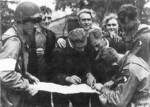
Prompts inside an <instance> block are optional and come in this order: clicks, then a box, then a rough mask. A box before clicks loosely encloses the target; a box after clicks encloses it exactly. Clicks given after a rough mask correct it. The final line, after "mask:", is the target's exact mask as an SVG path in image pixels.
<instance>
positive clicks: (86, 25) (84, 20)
mask: <svg viewBox="0 0 150 107" xmlns="http://www.w3.org/2000/svg"><path fill="white" fill-rule="evenodd" d="M79 23H80V25H81V27H82V28H83V29H84V30H89V29H90V28H91V26H92V17H91V15H90V14H88V13H81V14H80V16H79Z"/></svg>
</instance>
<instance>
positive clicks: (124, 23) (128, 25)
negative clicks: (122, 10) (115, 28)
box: [119, 17, 135, 31]
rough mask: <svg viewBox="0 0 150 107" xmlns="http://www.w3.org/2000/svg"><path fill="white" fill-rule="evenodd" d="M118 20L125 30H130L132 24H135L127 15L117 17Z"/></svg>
mask: <svg viewBox="0 0 150 107" xmlns="http://www.w3.org/2000/svg"><path fill="white" fill-rule="evenodd" d="M119 20H120V24H121V27H122V28H123V29H124V30H125V31H130V30H132V28H133V27H134V25H135V21H134V20H130V19H129V18H128V17H124V18H122V19H119Z"/></svg>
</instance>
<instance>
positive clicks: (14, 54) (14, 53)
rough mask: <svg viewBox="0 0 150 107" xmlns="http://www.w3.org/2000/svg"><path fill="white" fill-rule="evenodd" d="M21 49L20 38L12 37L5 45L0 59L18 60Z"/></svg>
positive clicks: (0, 53)
mask: <svg viewBox="0 0 150 107" xmlns="http://www.w3.org/2000/svg"><path fill="white" fill-rule="evenodd" d="M20 49H21V42H20V40H19V39H18V38H16V37H12V38H9V39H8V40H7V41H6V42H5V43H4V45H3V47H2V50H1V52H0V58H1V59H4V58H13V59H16V60H17V59H18V55H19V52H20Z"/></svg>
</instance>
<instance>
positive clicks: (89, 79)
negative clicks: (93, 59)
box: [86, 73, 96, 88]
mask: <svg viewBox="0 0 150 107" xmlns="http://www.w3.org/2000/svg"><path fill="white" fill-rule="evenodd" d="M86 83H87V85H89V86H90V87H91V88H93V86H94V84H95V83H96V79H95V77H94V76H93V75H92V74H91V73H88V74H87V80H86Z"/></svg>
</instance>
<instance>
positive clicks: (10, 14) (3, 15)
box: [0, 0, 18, 35]
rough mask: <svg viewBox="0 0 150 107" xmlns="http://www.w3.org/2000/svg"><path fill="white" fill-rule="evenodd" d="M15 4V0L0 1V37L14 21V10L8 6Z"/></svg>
mask: <svg viewBox="0 0 150 107" xmlns="http://www.w3.org/2000/svg"><path fill="white" fill-rule="evenodd" d="M9 3H11V4H14V3H15V4H17V3H18V2H17V0H0V35H1V34H3V33H4V31H6V29H7V28H9V27H10V26H11V25H12V22H13V19H14V10H12V9H10V8H9V7H8V4H9Z"/></svg>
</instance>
